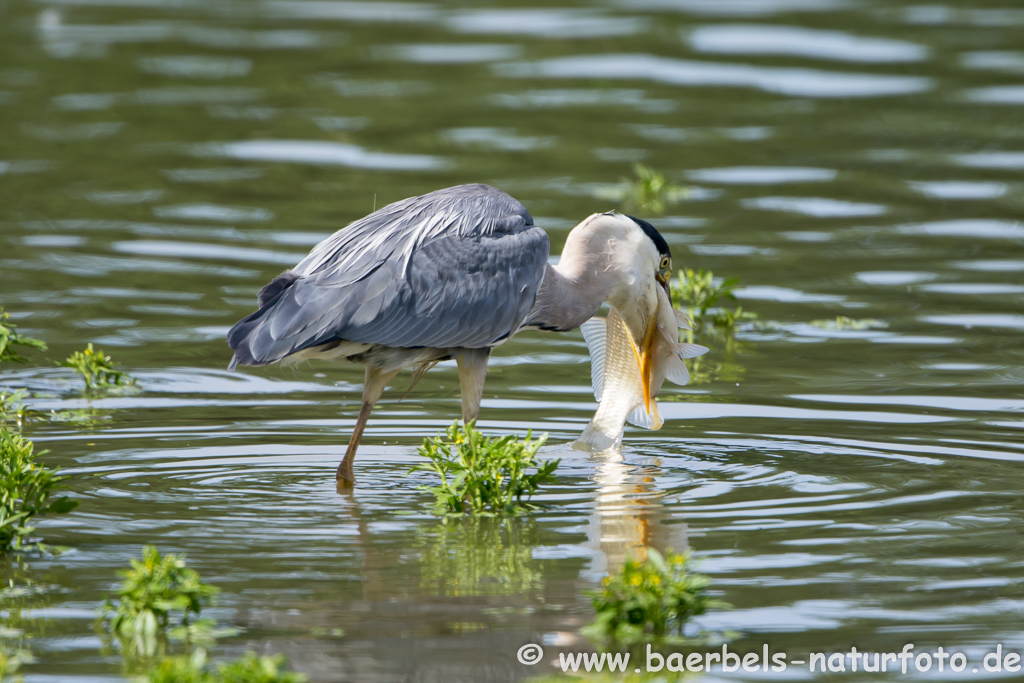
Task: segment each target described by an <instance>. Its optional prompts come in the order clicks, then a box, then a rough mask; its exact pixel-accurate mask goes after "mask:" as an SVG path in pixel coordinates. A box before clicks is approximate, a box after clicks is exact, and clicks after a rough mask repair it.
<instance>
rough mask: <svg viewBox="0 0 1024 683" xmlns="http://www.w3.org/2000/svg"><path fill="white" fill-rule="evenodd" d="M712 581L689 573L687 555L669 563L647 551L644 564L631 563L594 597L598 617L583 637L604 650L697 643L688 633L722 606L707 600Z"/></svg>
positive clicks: (671, 557) (670, 555)
mask: <svg viewBox="0 0 1024 683" xmlns="http://www.w3.org/2000/svg"><path fill="white" fill-rule="evenodd" d="M709 584H710V579H708V578H707V577H706V576H703V575H700V574H694V573H692V572H691V571H690V570H689V558H688V557H687V556H686V555H679V554H674V553H672V552H671V551H669V553H668V556H667V557H664V556H662V555H661V553H659V552H658V551H657V550H654V549H653V548H648V549H647V559H646V560H644V561H642V562H641V561H639V560H635V559H632V558H629V559H627V560H626V561H625V562H624V563H623V565H622V567H621V568H620V569H619V571H618V572H617V573H616V574H613V575H609V576H607V577H605V579H604V583H603V585H602V587H601V589H600V590H599V591H596V592H594V593H593V595H592V602H593V606H594V610H595V611H596V613H597V614H596V616H595V618H594V620H593V621H592V622H591V623H589V624H588V625H587V626H585V627H584V628H583V629H582V630H581V631H580V632H581V633H582V634H583V635H585V636H586V637H588V638H590V639H591V640H593V641H594V642H595V643H597V644H598V645H600V646H602V647H616V646H617V647H622V648H625V649H632V648H635V647H637V646H639V645H643V644H656V645H663V644H664V645H678V644H685V643H693V642H696V641H693V640H689V639H687V638H685V637H684V636H683V629H684V628H685V627H686V624H687V623H688V622H689V621H690V619H692V618H693V617H696V616H699V615H701V614H703V613H704V612H705V611H706V610H707V609H708V608H709V607H714V606H718V605H717V604H716V603H715V602H714V601H713V600H711V599H710V598H709V597H708V595H707V587H708V585H709Z"/></svg>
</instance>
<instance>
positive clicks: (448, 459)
mask: <svg viewBox="0 0 1024 683" xmlns="http://www.w3.org/2000/svg"><path fill="white" fill-rule="evenodd" d="M446 436H447V439H445V438H444V436H442V435H438V436H437V437H434V438H429V439H425V440H424V441H423V445H422V446H420V449H419V453H420V455H422V456H423V457H425V458H426V459H427V460H428V461H429V462H427V463H424V464H421V465H417V466H415V467H414V468H413V469H412V471H417V470H420V471H426V472H433V473H434V474H436V475H437V476H438V477H440V479H441V483H440V484H438V485H436V486H421V487H420V488H421V489H422V490H425V491H429V492H430V493H432V494H434V497H435V499H436V504H435V511H436V512H437V513H438V514H440V515H442V516H447V515H455V516H458V515H463V514H471V515H487V516H499V515H516V514H519V513H521V512H525V511H528V510H534V509H536V508H537V507H538V506H537V505H534V504H533V503H531V502H530V498H531V497H532V496H533V494H534V493H536V492H537V490H538V489H539V488H540V487H541V486H542V485H543V484H545V483H547V482H549V481H552V480H553V479H554V471H555V468H557V467H558V463H559V462H560V460H558V459H555V460H544V461H542V460H540V459H538V458H537V451H538V450H539V449H540V447H541V446H542V445H544V442H545V441H546V440H547V438H548V437H547V434H544V435H542V436H541V437H540V438H538V439H536V440H534V439H532V438H531V437H532V432H528V433H527V435H526V438H525V439H524V440H522V441H520V440H519V438H518V437H516V436H514V435H511V434H510V435H508V436H503V437H500V438H489V437H487V436H484V435H483V434H482V433H481V432H479V431H478V430H477V429H476V427H475V426H474V423H473V422H470V423H469V424H467V425H465V426H464V427H463V426H460V425H459V423H458V422H455V423H454V424H452V426H451V427H449V428H448V430H447V432H446ZM531 470H532V471H531Z"/></svg>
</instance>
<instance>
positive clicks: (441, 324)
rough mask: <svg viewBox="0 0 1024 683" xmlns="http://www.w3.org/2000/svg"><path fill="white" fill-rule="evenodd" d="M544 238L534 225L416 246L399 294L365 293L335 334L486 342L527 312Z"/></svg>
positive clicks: (364, 339) (420, 342) (433, 342)
mask: <svg viewBox="0 0 1024 683" xmlns="http://www.w3.org/2000/svg"><path fill="white" fill-rule="evenodd" d="M549 246H550V245H549V242H548V236H547V234H545V232H544V231H543V230H541V229H540V228H537V227H531V228H528V229H526V230H523V231H522V232H517V233H511V234H504V235H491V236H481V237H478V238H475V239H474V238H466V237H459V236H456V235H445V236H442V237H439V238H436V239H434V240H432V241H430V242H428V243H426V244H424V245H422V246H421V247H420V248H419V249H417V250H416V252H415V253H414V254H413V256H412V259H411V260H410V264H409V269H408V276H407V278H406V280H405V282H404V283H403V286H402V287H400V288H399V290H398V292H397V296H389V294H390V293H389V292H387V291H381V292H380V293H379V294H377V296H376V297H375V298H372V299H369V300H367V302H366V303H365V304H364V305H363V308H361V309H360V310H358V311H357V312H356V314H355V315H353V316H352V317H351V318H350V319H349V321H348V324H347V325H346V327H345V328H344V329H343V330H339V332H338V338H342V339H346V340H348V341H354V342H361V343H373V344H383V345H385V346H402V347H410V346H412V347H416V346H426V347H437V348H460V347H461V348H484V347H487V346H491V345H493V344H495V343H496V342H499V341H501V340H503V339H506V338H508V337H510V336H511V335H513V334H515V333H516V332H517V331H518V330H519V327H520V325H522V323H523V320H525V319H526V315H527V314H528V313H529V311H530V308H531V307H532V306H533V302H534V300H535V299H536V298H537V291H538V290H539V289H540V283H541V280H542V279H543V277H544V270H545V266H546V264H547V257H548V250H549ZM381 270H383V268H382V269H381ZM378 272H379V271H378Z"/></svg>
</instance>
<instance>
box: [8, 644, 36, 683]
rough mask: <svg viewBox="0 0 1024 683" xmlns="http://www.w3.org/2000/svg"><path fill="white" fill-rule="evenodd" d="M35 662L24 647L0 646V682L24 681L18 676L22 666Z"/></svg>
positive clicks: (17, 682)
mask: <svg viewBox="0 0 1024 683" xmlns="http://www.w3.org/2000/svg"><path fill="white" fill-rule="evenodd" d="M34 661H36V659H35V657H33V656H32V652H31V651H30V650H28V649H26V648H24V647H20V646H19V647H8V646H7V645H6V644H3V645H0V681H2V682H3V683H21V681H23V680H24V679H23V678H22V677H21V675H19V674H18V670H19V669H21V666H22V664H31V663H32V662H34Z"/></svg>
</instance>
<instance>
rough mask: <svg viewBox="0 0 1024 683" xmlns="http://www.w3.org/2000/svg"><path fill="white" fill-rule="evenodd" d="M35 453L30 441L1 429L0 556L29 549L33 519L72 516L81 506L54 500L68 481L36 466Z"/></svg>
mask: <svg viewBox="0 0 1024 683" xmlns="http://www.w3.org/2000/svg"><path fill="white" fill-rule="evenodd" d="M34 449H35V446H34V444H33V443H32V442H31V441H29V440H28V439H26V438H24V437H23V436H21V435H20V434H17V433H15V432H13V431H10V430H8V429H7V428H6V427H0V552H8V551H10V550H12V549H24V548H26V538H27V537H28V535H29V534H31V533H32V531H33V530H34V527H32V526H31V525H30V521H31V520H32V519H33V518H34V517H39V516H41V515H48V514H60V513H65V512H70V511H71V510H73V509H75V507H77V505H78V501H76V500H71V499H70V498H68V497H67V496H62V497H60V498H56V497H54V496H53V494H54V493H55V492H56V491H58V490H60V489H62V488H63V486H62V485H61V484H62V482H63V481H64V479H65V477H62V476H60V475H59V474H58V472H59V470H57V469H50V468H48V467H45V466H44V465H42V464H41V463H39V462H37V461H36V453H35V452H34ZM44 452H45V451H44ZM41 454H42V453H40V455H41Z"/></svg>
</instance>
